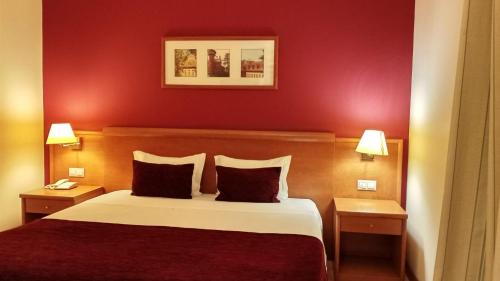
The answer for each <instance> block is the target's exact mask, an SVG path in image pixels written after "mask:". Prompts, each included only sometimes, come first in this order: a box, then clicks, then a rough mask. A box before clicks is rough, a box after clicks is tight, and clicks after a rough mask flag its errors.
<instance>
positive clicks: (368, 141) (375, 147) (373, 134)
mask: <svg viewBox="0 0 500 281" xmlns="http://www.w3.org/2000/svg"><path fill="white" fill-rule="evenodd" d="M356 152H359V153H366V154H370V155H385V156H386V155H389V152H388V151H387V143H386V142H385V135H384V132H382V131H377V130H366V131H365V132H364V133H363V136H362V137H361V140H360V141H359V143H358V146H357V147H356Z"/></svg>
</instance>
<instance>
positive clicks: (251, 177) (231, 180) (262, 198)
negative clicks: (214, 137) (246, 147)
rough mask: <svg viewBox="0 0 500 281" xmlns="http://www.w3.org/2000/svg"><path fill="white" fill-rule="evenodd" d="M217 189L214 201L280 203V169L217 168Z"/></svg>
mask: <svg viewBox="0 0 500 281" xmlns="http://www.w3.org/2000/svg"><path fill="white" fill-rule="evenodd" d="M216 170H217V189H218V190H219V192H220V194H219V196H217V198H216V199H215V200H218V201H233V202H261V203H273V202H280V201H279V200H278V198H276V196H277V195H278V191H279V181H280V173H281V167H270V168H258V169H238V168H229V167H224V166H217V167H216Z"/></svg>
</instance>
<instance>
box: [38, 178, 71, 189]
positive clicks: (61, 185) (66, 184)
mask: <svg viewBox="0 0 500 281" xmlns="http://www.w3.org/2000/svg"><path fill="white" fill-rule="evenodd" d="M75 187H77V183H76V182H71V181H69V180H68V179H62V180H58V181H56V182H55V183H53V184H48V185H46V186H45V188H50V189H72V188H75Z"/></svg>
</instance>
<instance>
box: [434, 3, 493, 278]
mask: <svg viewBox="0 0 500 281" xmlns="http://www.w3.org/2000/svg"><path fill="white" fill-rule="evenodd" d="M499 15H500V0H468V1H466V8H465V15H464V25H465V33H464V35H463V40H462V42H461V44H462V46H461V47H462V48H461V50H462V56H461V58H460V60H461V61H460V62H459V66H460V67H459V72H458V73H457V78H458V79H457V81H459V82H458V83H457V87H456V93H455V99H457V100H458V102H456V103H455V104H456V106H457V107H458V108H456V110H455V111H454V112H455V113H456V114H455V115H456V116H454V117H455V120H456V126H455V128H454V131H453V132H451V135H452V142H453V143H452V145H450V147H452V149H453V151H451V153H452V155H454V161H451V163H450V165H449V170H450V171H451V172H450V173H449V177H450V179H449V180H448V183H449V184H448V185H447V186H446V188H445V196H444V202H443V215H442V225H441V230H440V244H439V246H438V260H437V261H436V271H435V275H434V280H436V281H437V280H445V281H461V280H464V281H483V280H484V281H494V280H496V281H498V280H500V213H499V204H498V203H499V195H500V135H499V132H500V119H499V116H500V98H499V91H500V90H498V89H500V79H499V78H500V50H499V47H500V36H499V35H500V18H499Z"/></svg>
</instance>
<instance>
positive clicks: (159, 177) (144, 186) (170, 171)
mask: <svg viewBox="0 0 500 281" xmlns="http://www.w3.org/2000/svg"><path fill="white" fill-rule="evenodd" d="M133 165H134V175H133V180H132V195H137V196H154V197H169V198H180V199H191V184H192V178H193V170H194V164H184V165H170V164H151V163H145V162H140V161H137V160H134V163H133Z"/></svg>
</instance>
